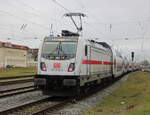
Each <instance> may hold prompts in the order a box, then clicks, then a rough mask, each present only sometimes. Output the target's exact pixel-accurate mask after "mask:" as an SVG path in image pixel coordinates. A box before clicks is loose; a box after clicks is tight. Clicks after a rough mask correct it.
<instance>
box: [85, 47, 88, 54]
mask: <svg viewBox="0 0 150 115" xmlns="http://www.w3.org/2000/svg"><path fill="white" fill-rule="evenodd" d="M87 50H88V48H87V45H85V56H87V52H88V51H87Z"/></svg>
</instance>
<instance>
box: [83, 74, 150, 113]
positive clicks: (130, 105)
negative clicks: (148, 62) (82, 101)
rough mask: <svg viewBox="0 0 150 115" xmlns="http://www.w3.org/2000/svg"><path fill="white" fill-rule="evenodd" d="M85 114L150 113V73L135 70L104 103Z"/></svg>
mask: <svg viewBox="0 0 150 115" xmlns="http://www.w3.org/2000/svg"><path fill="white" fill-rule="evenodd" d="M83 114H84V115H150V73H144V72H135V73H132V74H130V75H129V78H128V80H127V81H126V82H125V83H123V84H122V86H121V87H120V88H119V89H117V90H116V91H114V92H113V93H112V94H111V95H110V96H108V97H107V98H106V99H105V100H104V101H103V102H102V103H100V104H98V105H97V106H95V107H93V108H91V109H89V110H87V111H86V112H84V113H83Z"/></svg>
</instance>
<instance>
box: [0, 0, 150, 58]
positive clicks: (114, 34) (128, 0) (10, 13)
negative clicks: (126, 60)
mask: <svg viewBox="0 0 150 115" xmlns="http://www.w3.org/2000/svg"><path fill="white" fill-rule="evenodd" d="M60 5H62V6H63V7H64V8H66V9H68V10H69V11H70V12H82V13H85V14H86V15H87V17H85V18H84V23H83V29H84V31H83V36H84V38H90V39H95V38H99V39H98V40H99V41H106V42H108V43H110V44H111V45H113V46H115V47H116V48H117V49H119V50H121V51H123V52H126V53H128V55H129V52H131V51H135V52H136V56H137V58H138V59H140V58H139V57H141V58H143V57H144V59H150V54H149V52H150V45H149V43H150V28H149V25H150V24H149V23H150V7H149V5H150V1H149V0H0V41H6V42H12V43H16V44H22V45H27V46H29V47H31V48H38V47H39V44H40V42H41V40H42V39H43V38H44V36H47V35H49V34H50V25H51V24H53V32H54V34H55V35H57V34H59V33H60V31H61V29H66V28H67V29H71V30H73V31H74V30H75V28H74V26H73V24H72V23H71V21H70V20H69V19H67V18H65V17H63V14H64V13H67V11H66V10H65V9H64V8H62V7H60ZM110 25H111V26H110ZM8 38H11V39H8ZM35 38H36V39H35Z"/></svg>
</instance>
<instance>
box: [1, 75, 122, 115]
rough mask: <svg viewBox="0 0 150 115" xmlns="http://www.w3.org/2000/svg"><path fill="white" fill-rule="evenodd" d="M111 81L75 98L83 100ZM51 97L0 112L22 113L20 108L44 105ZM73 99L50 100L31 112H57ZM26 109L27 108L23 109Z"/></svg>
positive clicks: (38, 114)
mask: <svg viewBox="0 0 150 115" xmlns="http://www.w3.org/2000/svg"><path fill="white" fill-rule="evenodd" d="M119 79H120V78H118V79H116V80H115V81H117V80H119ZM113 83H114V81H113V82H109V83H108V84H103V85H102V86H100V87H98V88H92V89H94V90H91V91H90V92H89V94H85V95H86V96H85V95H81V96H80V97H79V98H77V100H78V101H80V100H83V99H85V98H88V97H90V96H91V95H93V94H94V93H96V92H97V91H100V90H101V89H104V88H106V87H107V86H110V85H111V84H113ZM51 98H52V96H44V95H43V97H41V98H40V99H38V100H36V101H31V102H26V103H24V104H22V105H19V106H17V105H16V106H15V107H10V108H9V109H7V110H3V111H0V114H6V115H7V114H9V113H13V114H15V115H19V114H20V113H22V110H23V111H24V109H26V108H32V107H33V106H40V105H42V104H43V105H44V103H48V102H52V101H50V99H51ZM72 100H73V99H65V100H63V101H62V102H58V101H57V102H52V103H51V104H49V105H47V106H45V107H43V106H41V107H39V108H40V109H35V110H34V111H33V112H32V115H45V114H53V113H55V112H58V111H59V110H61V109H63V108H64V107H66V106H69V105H70V104H71V103H70V102H72ZM18 111H20V113H17V112H18ZM25 111H27V110H25Z"/></svg>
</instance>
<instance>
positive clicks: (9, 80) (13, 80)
mask: <svg viewBox="0 0 150 115" xmlns="http://www.w3.org/2000/svg"><path fill="white" fill-rule="evenodd" d="M33 81H34V75H26V76H14V77H0V86H3V85H10V84H17V83H26V82H33Z"/></svg>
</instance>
